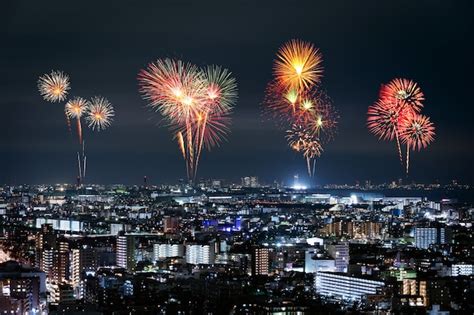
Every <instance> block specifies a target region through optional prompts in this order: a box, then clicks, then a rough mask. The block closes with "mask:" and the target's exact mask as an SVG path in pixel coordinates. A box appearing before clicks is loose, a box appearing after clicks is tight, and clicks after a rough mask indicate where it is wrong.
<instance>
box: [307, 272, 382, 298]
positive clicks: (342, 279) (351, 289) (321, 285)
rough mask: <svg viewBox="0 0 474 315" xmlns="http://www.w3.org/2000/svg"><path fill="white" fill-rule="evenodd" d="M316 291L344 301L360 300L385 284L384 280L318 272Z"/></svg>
mask: <svg viewBox="0 0 474 315" xmlns="http://www.w3.org/2000/svg"><path fill="white" fill-rule="evenodd" d="M315 284H316V292H317V293H318V294H320V295H323V296H327V297H333V298H337V299H340V300H344V301H360V300H362V299H363V297H364V296H367V295H375V294H377V293H379V290H380V289H381V288H382V287H384V286H385V283H384V282H383V281H378V280H372V279H366V278H356V277H352V276H348V275H345V274H342V273H332V272H318V273H316V280H315Z"/></svg>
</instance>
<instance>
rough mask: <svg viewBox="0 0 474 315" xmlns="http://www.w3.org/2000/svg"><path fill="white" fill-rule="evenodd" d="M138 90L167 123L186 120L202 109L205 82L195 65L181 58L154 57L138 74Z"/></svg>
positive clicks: (203, 107) (204, 100)
mask: <svg viewBox="0 0 474 315" xmlns="http://www.w3.org/2000/svg"><path fill="white" fill-rule="evenodd" d="M138 81H139V84H140V92H141V93H142V96H143V98H144V99H145V100H147V101H148V102H149V105H150V106H151V107H152V108H154V109H155V110H157V111H159V112H160V113H161V114H162V115H163V117H165V119H167V120H168V121H169V122H171V123H178V124H183V123H189V120H191V119H192V118H193V116H194V115H196V113H199V112H203V111H205V110H206V107H207V105H208V103H207V102H206V100H207V99H206V94H207V89H206V82H205V79H204V77H203V75H202V73H201V71H199V69H198V68H197V67H196V66H194V65H192V64H190V63H184V62H183V61H181V60H172V59H158V60H157V61H156V62H154V63H150V64H149V65H148V68H147V69H145V70H142V71H141V72H140V73H139V75H138Z"/></svg>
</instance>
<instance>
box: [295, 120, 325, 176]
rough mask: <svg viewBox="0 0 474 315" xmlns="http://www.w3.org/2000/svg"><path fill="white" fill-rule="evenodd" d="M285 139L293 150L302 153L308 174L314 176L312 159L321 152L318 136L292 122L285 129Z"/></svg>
mask: <svg viewBox="0 0 474 315" xmlns="http://www.w3.org/2000/svg"><path fill="white" fill-rule="evenodd" d="M286 139H287V140H288V145H289V146H290V147H291V148H292V149H293V150H295V151H296V152H301V153H302V154H303V157H304V158H305V159H306V162H307V167H308V175H309V176H310V177H312V176H314V160H315V158H317V157H319V156H321V153H322V152H323V147H322V145H321V142H320V140H319V138H317V137H316V136H315V134H314V133H313V132H312V130H310V129H308V128H307V127H305V126H304V125H301V124H292V125H291V128H290V129H289V130H287V131H286ZM311 162H313V163H311ZM312 165H313V167H312Z"/></svg>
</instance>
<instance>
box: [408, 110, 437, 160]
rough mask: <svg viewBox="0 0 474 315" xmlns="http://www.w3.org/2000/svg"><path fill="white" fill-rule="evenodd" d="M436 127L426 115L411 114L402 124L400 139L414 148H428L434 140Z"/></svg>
mask: <svg viewBox="0 0 474 315" xmlns="http://www.w3.org/2000/svg"><path fill="white" fill-rule="evenodd" d="M434 137H435V127H434V125H433V123H432V122H431V121H430V119H429V118H428V117H426V116H424V115H420V114H414V115H409V116H408V117H407V118H406V119H405V120H404V121H403V122H402V123H401V126H400V139H401V140H402V143H406V144H407V145H408V147H409V148H410V149H412V150H418V151H419V150H421V149H422V148H426V147H427V146H428V145H429V144H430V143H431V142H433V141H434Z"/></svg>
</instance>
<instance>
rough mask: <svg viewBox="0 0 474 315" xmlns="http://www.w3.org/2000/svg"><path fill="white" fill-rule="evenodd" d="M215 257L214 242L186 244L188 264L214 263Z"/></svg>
mask: <svg viewBox="0 0 474 315" xmlns="http://www.w3.org/2000/svg"><path fill="white" fill-rule="evenodd" d="M215 259H216V257H215V250H214V242H209V243H208V244H187V245H186V263H188V264H193V265H200V264H203V265H212V264H214V262H215Z"/></svg>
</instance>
